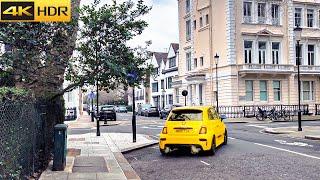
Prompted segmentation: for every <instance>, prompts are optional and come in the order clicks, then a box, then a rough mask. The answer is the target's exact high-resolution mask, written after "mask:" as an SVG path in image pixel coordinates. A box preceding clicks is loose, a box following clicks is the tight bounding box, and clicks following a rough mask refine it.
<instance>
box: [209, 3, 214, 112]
mask: <svg viewBox="0 0 320 180" xmlns="http://www.w3.org/2000/svg"><path fill="white" fill-rule="evenodd" d="M209 7H210V9H209V14H210V24H209V45H210V53H209V54H210V78H211V80H210V81H211V82H210V84H211V85H210V86H211V93H210V94H211V106H213V103H214V101H213V97H214V95H213V45H212V30H213V28H212V25H213V18H212V17H213V15H212V8H213V7H212V0H210V6H209Z"/></svg>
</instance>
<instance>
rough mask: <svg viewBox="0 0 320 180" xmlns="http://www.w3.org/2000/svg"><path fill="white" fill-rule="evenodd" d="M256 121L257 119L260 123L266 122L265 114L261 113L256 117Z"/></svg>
mask: <svg viewBox="0 0 320 180" xmlns="http://www.w3.org/2000/svg"><path fill="white" fill-rule="evenodd" d="M256 119H257V120H258V121H264V120H265V118H264V116H263V114H261V113H259V114H257V115H256Z"/></svg>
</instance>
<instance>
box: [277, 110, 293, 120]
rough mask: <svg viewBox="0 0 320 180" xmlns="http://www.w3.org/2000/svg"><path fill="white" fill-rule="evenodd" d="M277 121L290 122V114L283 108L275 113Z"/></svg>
mask: <svg viewBox="0 0 320 180" xmlns="http://www.w3.org/2000/svg"><path fill="white" fill-rule="evenodd" d="M276 115H277V120H281V121H289V120H290V113H289V112H288V111H287V110H286V109H285V108H284V109H281V110H280V111H277V112H276Z"/></svg>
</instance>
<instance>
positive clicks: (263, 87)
mask: <svg viewBox="0 0 320 180" xmlns="http://www.w3.org/2000/svg"><path fill="white" fill-rule="evenodd" d="M260 101H268V88H267V81H260Z"/></svg>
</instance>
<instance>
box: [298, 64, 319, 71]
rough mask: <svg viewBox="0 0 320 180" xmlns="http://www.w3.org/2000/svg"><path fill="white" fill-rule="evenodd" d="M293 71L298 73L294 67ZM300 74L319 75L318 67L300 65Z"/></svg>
mask: <svg viewBox="0 0 320 180" xmlns="http://www.w3.org/2000/svg"><path fill="white" fill-rule="evenodd" d="M295 71H298V67H295ZM300 72H302V73H320V66H308V65H301V66H300Z"/></svg>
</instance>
